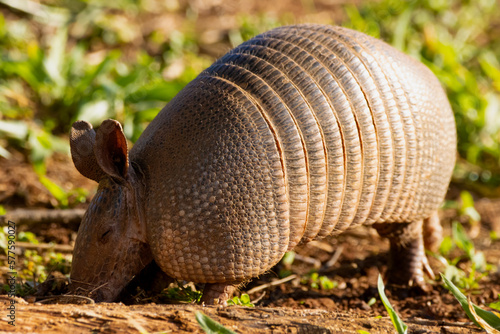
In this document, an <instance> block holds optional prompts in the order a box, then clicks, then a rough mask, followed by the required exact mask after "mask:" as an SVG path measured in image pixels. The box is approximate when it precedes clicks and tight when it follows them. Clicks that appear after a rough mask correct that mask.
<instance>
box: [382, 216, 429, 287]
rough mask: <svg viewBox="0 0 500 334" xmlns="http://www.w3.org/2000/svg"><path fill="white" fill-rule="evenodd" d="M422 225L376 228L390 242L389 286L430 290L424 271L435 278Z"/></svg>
mask: <svg viewBox="0 0 500 334" xmlns="http://www.w3.org/2000/svg"><path fill="white" fill-rule="evenodd" d="M422 226H423V221H422V220H420V221H416V222H412V223H379V224H374V225H373V227H374V228H375V229H376V230H377V232H378V233H379V234H380V236H382V237H386V238H388V239H389V241H390V260H389V261H390V262H389V268H388V270H387V273H386V278H387V283H388V284H393V285H397V286H398V285H399V286H409V287H413V286H416V287H419V288H421V289H423V290H427V289H428V287H427V286H426V285H425V281H424V271H425V272H426V273H427V274H428V275H429V276H431V277H434V274H433V273H432V270H431V269H430V266H429V263H428V262H427V257H426V256H425V251H424V237H423V233H422V232H423V231H422Z"/></svg>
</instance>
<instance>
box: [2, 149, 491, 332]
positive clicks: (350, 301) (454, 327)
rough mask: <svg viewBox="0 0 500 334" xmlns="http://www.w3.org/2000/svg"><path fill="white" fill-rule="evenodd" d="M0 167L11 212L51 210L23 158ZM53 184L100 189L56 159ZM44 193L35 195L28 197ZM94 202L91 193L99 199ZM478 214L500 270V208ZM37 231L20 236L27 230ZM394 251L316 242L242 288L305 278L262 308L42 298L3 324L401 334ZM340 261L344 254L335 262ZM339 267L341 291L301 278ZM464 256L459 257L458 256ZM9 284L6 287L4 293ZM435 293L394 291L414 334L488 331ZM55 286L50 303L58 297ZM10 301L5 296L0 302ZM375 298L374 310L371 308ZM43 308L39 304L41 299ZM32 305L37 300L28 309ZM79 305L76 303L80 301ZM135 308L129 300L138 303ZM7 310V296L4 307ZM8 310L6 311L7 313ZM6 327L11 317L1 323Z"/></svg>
mask: <svg viewBox="0 0 500 334" xmlns="http://www.w3.org/2000/svg"><path fill="white" fill-rule="evenodd" d="M11 164H12V161H10V162H9V161H6V160H4V159H0V171H1V173H3V174H1V175H0V177H2V180H3V181H4V182H3V186H4V188H3V189H2V193H0V194H1V195H2V196H3V197H2V199H3V201H2V204H3V205H6V206H7V207H8V208H10V207H11V206H10V205H9V204H10V203H13V202H15V203H16V204H17V203H21V204H22V205H23V206H31V207H33V206H41V207H50V206H51V203H52V199H51V198H50V194H49V193H46V192H45V191H44V188H43V187H42V186H41V185H40V184H37V182H38V178H37V176H36V174H35V173H34V172H33V170H32V168H30V167H29V164H28V163H27V162H26V161H23V160H22V159H21V158H19V159H18V160H17V161H15V168H14V167H12V166H11ZM48 164H49V166H50V168H51V171H52V172H51V177H52V178H53V179H54V180H56V181H57V182H58V183H59V184H63V185H66V186H68V187H72V186H74V184H78V185H81V186H84V187H87V189H93V188H95V184H94V183H92V182H87V181H86V180H82V179H81V177H80V176H79V175H78V173H77V172H76V171H75V170H74V169H73V167H72V164H71V161H70V158H69V157H66V156H56V157H55V158H53V159H52V160H51V161H49V162H48ZM21 186H22V187H23V188H24V189H37V190H36V191H25V192H23V191H19V188H20V187H21ZM90 193H92V191H90ZM478 208H480V210H481V212H483V215H484V217H485V221H484V224H482V225H481V226H480V228H479V229H478V228H474V229H470V232H473V233H477V237H476V238H475V240H474V244H475V246H476V249H477V250H480V251H483V252H484V253H485V256H486V259H487V261H488V262H489V263H491V264H494V265H497V266H498V263H499V260H498V259H499V258H500V242H498V241H491V238H490V237H489V232H490V231H491V230H498V221H496V220H497V217H498V216H500V215H499V214H498V211H499V205H498V202H496V201H488V200H480V201H479V205H478ZM456 215H457V214H456V212H455V210H451V209H448V210H444V211H442V212H441V216H442V222H443V225H444V226H445V234H449V227H450V222H451V220H452V219H459V218H460V217H456ZM23 229H24V230H26V229H28V227H27V226H20V230H23ZM29 229H30V230H31V231H34V232H35V233H36V234H37V235H38V236H39V239H40V241H41V242H49V241H55V242H57V243H59V244H72V243H73V241H74V236H75V231H74V230H72V229H70V228H68V226H66V225H64V224H60V225H58V224H52V226H47V225H42V226H32V225H30V227H29ZM387 251H388V242H387V241H386V240H383V239H381V238H380V237H379V236H378V235H377V234H376V233H375V232H374V230H373V229H371V228H360V229H357V230H353V231H349V232H347V233H345V234H343V235H341V236H339V237H337V238H330V239H326V240H322V241H320V242H313V243H310V244H307V245H305V246H302V247H299V248H298V249H297V254H298V256H297V258H296V259H295V261H294V263H293V265H292V266H291V267H290V268H285V267H284V266H283V265H282V264H280V265H278V266H276V267H275V268H273V269H272V270H271V271H270V272H269V273H268V274H266V275H263V276H262V277H260V278H258V279H255V280H254V281H252V282H250V283H249V284H247V286H245V287H243V288H242V289H241V290H242V291H249V290H250V289H252V288H255V287H258V286H260V285H263V284H266V283H270V282H272V281H276V280H277V279H278V277H277V276H278V274H277V273H279V272H280V271H281V270H284V269H287V270H291V271H292V272H293V273H294V274H296V275H297V278H296V279H294V280H291V281H289V282H286V283H282V284H279V285H276V286H271V287H267V288H265V289H263V290H261V291H258V292H256V293H253V294H251V296H250V297H251V298H252V300H258V301H257V302H256V303H255V304H256V307H255V308H246V307H240V306H230V307H227V308H223V309H220V308H214V307H201V306H197V305H192V304H187V305H186V304H185V305H179V304H178V305H167V304H165V303H171V301H168V300H165V299H164V297H161V296H153V297H152V298H149V299H147V298H144V297H143V294H138V295H137V296H135V298H132V299H131V300H132V303H131V304H132V305H124V304H122V303H112V304H96V305H76V304H70V305H67V304H60V305H46V303H47V304H48V303H52V302H54V301H57V302H59V303H62V302H64V301H65V299H61V297H58V298H56V299H55V300H54V299H52V300H41V301H38V302H35V298H34V297H26V298H25V299H21V298H17V301H18V304H17V309H16V312H17V313H16V327H15V328H14V327H11V326H9V325H7V324H6V322H3V321H2V322H1V323H0V330H3V331H7V332H16V333H26V332H37V333H39V332H40V333H41V332H43V333H56V332H57V333H58V332H70V331H71V332H74V333H83V332H98V333H114V332H134V331H140V330H141V328H144V329H145V330H146V331H147V332H149V333H153V332H158V331H162V332H169V331H171V332H199V331H200V328H199V326H198V324H197V322H196V320H195V312H196V311H202V312H204V313H205V314H207V315H209V316H210V317H212V318H213V319H215V320H217V321H219V322H221V323H222V324H224V325H226V326H227V327H228V328H230V329H233V330H235V331H236V332H239V333H249V332H255V333H265V332H266V333H267V332H269V333H271V332H272V333H302V332H307V333H309V332H311V333H337V332H344V333H356V331H357V330H365V331H368V332H370V333H386V332H393V331H394V329H393V327H392V324H391V322H390V319H389V318H388V316H387V312H386V311H385V309H384V307H383V305H382V303H381V302H380V299H379V297H378V292H377V289H376V283H377V277H378V275H379V272H381V273H384V271H385V270H386V268H387ZM335 253H337V254H335ZM338 255H340V256H339V257H338V260H337V261H335V263H333V265H332V266H331V267H330V268H326V269H325V268H322V269H320V275H325V276H327V277H328V278H329V279H330V280H332V281H335V282H337V284H338V286H337V287H336V288H334V289H331V290H321V289H314V288H311V286H310V284H309V283H304V282H302V283H301V278H303V277H304V276H305V275H307V273H308V272H310V271H311V270H313V269H318V268H319V267H321V266H324V265H325V264H326V263H327V262H328V261H329V260H330V259H331V258H332V257H334V256H338ZM459 255H460V253H459V252H458V251H455V254H453V255H452V257H453V256H459ZM430 262H431V266H432V269H433V270H434V272H435V273H439V272H443V271H444V266H443V265H442V264H441V263H440V262H439V261H438V260H436V259H435V258H433V257H430ZM459 266H460V267H462V268H463V269H465V270H467V268H469V267H470V263H468V262H466V261H461V263H459ZM5 279H6V275H4V277H3V282H2V283H5ZM428 283H429V284H430V285H431V286H432V289H431V291H430V292H428V293H422V292H421V291H417V290H406V289H404V290H398V291H391V290H390V289H387V290H386V293H387V295H388V297H389V299H390V300H391V302H392V304H393V306H394V307H395V309H396V310H397V311H398V313H399V314H400V316H401V317H402V319H403V320H404V321H405V323H406V324H407V325H408V326H409V332H410V333H474V332H479V329H476V327H475V326H474V325H473V324H472V323H471V322H470V321H469V320H468V319H467V318H466V315H465V313H464V312H463V310H462V309H461V308H460V306H459V304H458V302H457V301H456V300H455V299H454V297H453V296H452V295H451V294H450V293H449V292H448V291H447V290H446V289H444V288H443V287H442V286H441V283H440V282H437V281H431V280H429V282H428ZM499 283H500V274H499V273H498V272H492V273H489V274H488V276H486V277H484V278H482V279H481V281H480V283H479V287H478V288H476V289H474V291H472V293H471V298H472V300H473V301H474V302H475V303H476V304H478V305H488V304H489V303H491V302H494V301H497V300H498V297H497V296H498V293H499V292H500V286H499ZM55 290H56V288H55V287H54V286H51V287H50V288H49V289H48V291H46V292H45V293H44V294H50V293H52V292H55ZM0 297H1V296H0ZM372 298H374V299H375V300H376V301H375V303H374V304H372V305H369V302H370V300H372ZM39 299H40V298H39ZM25 300H28V301H29V303H27V302H26V301H25ZM73 302H74V301H73ZM129 302H130V300H129ZM0 303H4V304H5V306H6V305H7V303H8V299H7V297H6V296H3V299H0ZM5 306H2V307H1V308H2V309H5ZM2 319H4V315H2Z"/></svg>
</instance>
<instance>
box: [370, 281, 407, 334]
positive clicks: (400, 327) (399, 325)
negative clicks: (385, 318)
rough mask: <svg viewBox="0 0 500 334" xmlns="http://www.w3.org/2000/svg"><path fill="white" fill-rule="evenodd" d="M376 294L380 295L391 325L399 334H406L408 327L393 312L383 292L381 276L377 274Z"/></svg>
mask: <svg viewBox="0 0 500 334" xmlns="http://www.w3.org/2000/svg"><path fill="white" fill-rule="evenodd" d="M377 287H378V293H379V295H380V299H381V300H382V303H383V304H384V306H385V309H386V310H387V313H389V316H390V317H391V321H392V324H393V325H394V328H396V330H397V331H398V333H399V334H406V333H407V331H408V326H407V325H406V324H405V323H404V322H403V321H402V320H401V319H400V318H399V316H398V314H397V313H396V311H394V308H392V305H391V303H390V302H389V299H387V297H386V295H385V292H384V288H385V287H384V282H383V281H382V276H381V275H380V274H379V275H378V284H377Z"/></svg>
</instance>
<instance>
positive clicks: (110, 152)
mask: <svg viewBox="0 0 500 334" xmlns="http://www.w3.org/2000/svg"><path fill="white" fill-rule="evenodd" d="M94 152H95V156H96V159H97V162H98V163H99V166H101V168H102V170H103V171H104V172H105V173H106V174H108V175H110V176H111V177H113V178H115V179H118V180H122V181H124V180H125V179H126V178H127V172H128V150H127V140H126V139H125V135H124V134H123V130H122V126H121V125H120V123H119V122H117V121H115V120H113V119H107V120H105V121H104V122H102V124H101V126H100V127H99V129H98V130H97V134H96V138H95V147H94Z"/></svg>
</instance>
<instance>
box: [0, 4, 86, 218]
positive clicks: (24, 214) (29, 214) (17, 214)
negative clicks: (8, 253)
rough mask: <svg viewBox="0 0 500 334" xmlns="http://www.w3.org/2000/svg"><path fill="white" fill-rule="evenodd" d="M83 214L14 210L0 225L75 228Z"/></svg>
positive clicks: (64, 211)
mask: <svg viewBox="0 0 500 334" xmlns="http://www.w3.org/2000/svg"><path fill="white" fill-rule="evenodd" d="M0 1H1V0H0ZM84 213H85V210H84V209H63V210H59V209H56V210H43V209H30V210H28V209H16V210H12V211H8V213H7V214H6V215H3V216H0V224H6V223H7V221H9V220H11V221H13V222H15V223H16V225H35V224H43V223H56V224H61V225H66V226H70V227H71V226H74V227H77V226H78V225H79V224H80V222H81V221H82V218H83V214H84Z"/></svg>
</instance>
